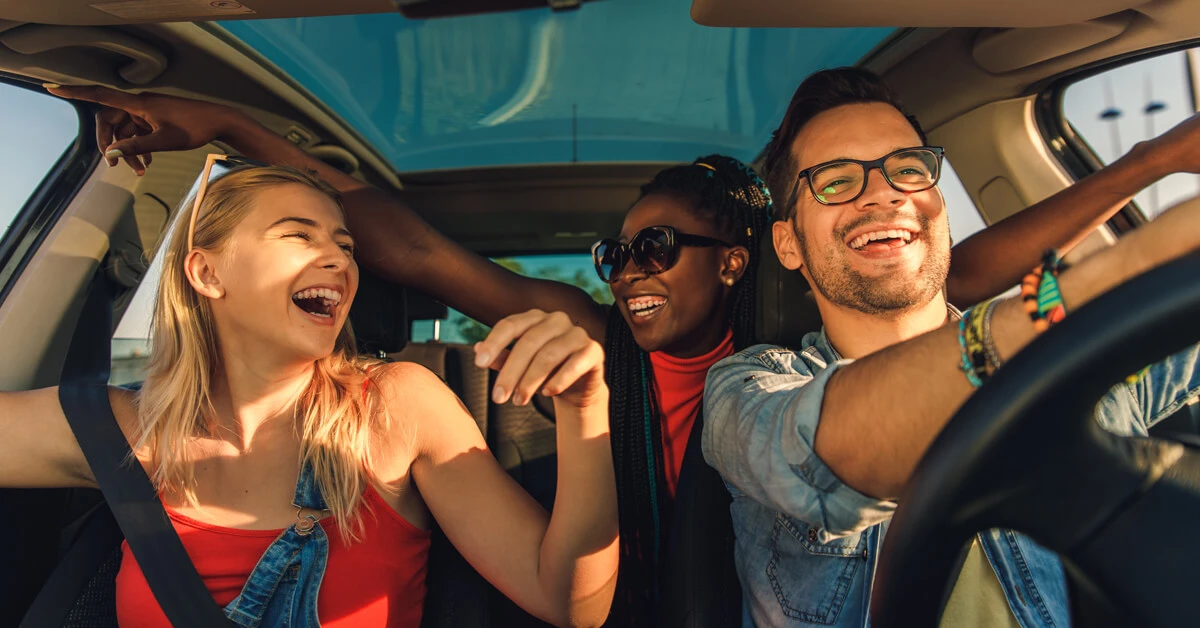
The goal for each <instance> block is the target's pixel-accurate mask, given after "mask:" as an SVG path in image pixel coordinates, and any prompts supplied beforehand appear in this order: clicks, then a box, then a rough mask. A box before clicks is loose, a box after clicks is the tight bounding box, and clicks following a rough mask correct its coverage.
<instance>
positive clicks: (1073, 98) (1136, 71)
mask: <svg viewBox="0 0 1200 628" xmlns="http://www.w3.org/2000/svg"><path fill="white" fill-rule="evenodd" d="M1198 53H1200V50H1198V49H1191V50H1184V51H1178V52H1171V53H1168V54H1163V55H1159V56H1156V57H1151V58H1148V59H1142V60H1139V61H1136V62H1133V63H1129V64H1126V65H1122V66H1120V67H1115V68H1112V69H1110V70H1106V71H1104V72H1101V73H1100V74H1096V75H1093V76H1089V77H1087V78H1085V79H1082V80H1080V81H1078V82H1076V83H1073V84H1072V85H1070V86H1069V87H1067V89H1066V91H1065V92H1064V94H1063V99H1062V108H1063V111H1062V113H1063V117H1064V118H1065V119H1066V121H1067V123H1068V124H1070V125H1071V128H1072V129H1073V130H1074V131H1075V133H1076V135H1077V136H1078V137H1079V138H1080V140H1082V141H1083V143H1084V144H1086V148H1087V149H1089V150H1090V151H1091V152H1092V153H1093V154H1094V155H1095V156H1096V157H1097V158H1098V159H1099V160H1100V161H1101V162H1102V163H1105V164H1109V163H1112V162H1113V161H1115V160H1116V159H1117V158H1119V157H1120V156H1121V155H1124V154H1125V153H1127V152H1129V149H1130V148H1132V147H1133V145H1134V144H1136V143H1138V142H1141V141H1143V140H1148V139H1151V138H1154V137H1157V136H1158V135H1160V134H1162V133H1163V132H1164V131H1166V130H1168V129H1170V128H1171V127H1173V126H1175V125H1176V124H1178V123H1179V122H1181V121H1183V120H1185V119H1187V118H1188V117H1189V116H1191V115H1192V114H1193V113H1195V112H1196V104H1197V103H1196V90H1197V87H1198V86H1197V81H1196V74H1197V72H1198V71H1200V68H1198V66H1200V55H1198ZM1197 194H1200V176H1197V175H1194V174H1174V175H1171V176H1169V177H1166V178H1165V179H1162V180H1161V181H1159V182H1158V183H1156V184H1154V185H1152V186H1150V187H1149V188H1147V189H1145V190H1143V191H1142V193H1140V194H1138V195H1137V196H1136V197H1134V204H1135V205H1136V206H1137V208H1138V209H1139V210H1140V211H1141V212H1142V214H1143V215H1145V216H1146V217H1147V218H1154V217H1155V216H1157V215H1158V214H1159V213H1160V212H1162V211H1163V210H1165V209H1167V208H1168V207H1170V206H1171V205H1173V204H1175V203H1177V202H1179V201H1182V200H1184V199H1187V198H1191V197H1192V196H1195V195H1197Z"/></svg>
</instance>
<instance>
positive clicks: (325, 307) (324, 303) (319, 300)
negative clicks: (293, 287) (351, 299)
mask: <svg viewBox="0 0 1200 628" xmlns="http://www.w3.org/2000/svg"><path fill="white" fill-rule="evenodd" d="M341 302H342V293H341V292H339V291H337V290H332V289H330V288H309V289H307V290H301V291H300V292H297V293H296V294H293V295H292V303H295V304H296V307H299V308H300V309H302V310H304V311H305V312H308V313H309V314H312V315H313V316H318V317H321V318H333V312H334V310H336V309H337V305H338V303H341Z"/></svg>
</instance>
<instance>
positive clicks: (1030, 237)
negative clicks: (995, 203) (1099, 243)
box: [946, 115, 1200, 307]
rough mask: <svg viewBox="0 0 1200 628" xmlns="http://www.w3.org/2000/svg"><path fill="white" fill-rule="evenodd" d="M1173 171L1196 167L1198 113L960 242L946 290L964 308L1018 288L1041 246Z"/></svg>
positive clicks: (1080, 228)
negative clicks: (1058, 190)
mask: <svg viewBox="0 0 1200 628" xmlns="http://www.w3.org/2000/svg"><path fill="white" fill-rule="evenodd" d="M1176 172H1200V115H1198V116H1193V117H1191V118H1189V119H1188V120H1185V121H1184V122H1181V123H1180V124H1178V125H1177V126H1175V128H1173V129H1171V130H1170V131H1167V132H1166V133H1164V134H1162V135H1160V136H1159V137H1157V138H1155V139H1152V140H1148V141H1145V142H1141V143H1139V144H1137V145H1135V146H1134V147H1133V149H1132V150H1130V151H1129V153H1127V154H1126V155H1125V156H1123V157H1121V158H1120V159H1118V160H1117V161H1115V162H1113V163H1112V165H1110V166H1108V167H1106V168H1104V169H1103V170H1100V171H1099V172H1096V173H1094V174H1092V175H1091V176H1088V177H1086V178H1084V179H1081V180H1080V181H1079V182H1077V183H1075V184H1074V185H1072V186H1071V187H1068V188H1067V189H1065V190H1062V191H1060V192H1058V193H1057V194H1055V195H1054V196H1051V197H1050V198H1048V199H1046V200H1044V201H1042V202H1040V203H1038V204H1036V205H1034V206H1032V207H1030V208H1028V209H1026V210H1024V211H1021V212H1018V213H1016V214H1013V215H1012V216H1009V217H1008V218H1005V219H1004V220H1001V221H1000V222H998V223H996V224H994V225H992V226H991V227H989V228H987V229H984V230H983V231H980V232H979V233H976V234H975V235H973V236H971V237H969V238H967V239H966V240H963V241H962V242H961V243H959V244H958V246H955V247H954V249H953V250H952V251H951V259H950V276H949V277H948V278H947V280H946V292H947V296H948V298H949V300H950V302H951V303H954V304H955V305H958V306H960V307H969V306H971V305H974V304H975V303H978V302H980V301H983V300H984V299H987V298H989V297H993V296H995V295H997V294H1000V293H1001V292H1004V291H1005V290H1008V289H1009V288H1011V287H1013V286H1015V285H1017V284H1018V283H1020V281H1021V277H1022V276H1023V275H1024V274H1025V273H1027V272H1029V269H1030V268H1033V267H1034V266H1036V265H1037V264H1038V262H1039V260H1041V258H1042V254H1043V253H1045V252H1046V251H1047V250H1048V249H1059V250H1067V249H1070V248H1071V247H1073V246H1075V245H1076V244H1078V243H1079V241H1080V240H1082V239H1083V238H1084V237H1086V236H1087V235H1088V234H1089V233H1091V232H1092V231H1093V230H1095V229H1096V228H1097V227H1099V226H1100V225H1103V224H1104V223H1105V222H1106V221H1107V220H1108V219H1109V218H1112V216H1113V215H1114V214H1116V213H1117V212H1118V211H1120V210H1121V208H1122V207H1124V206H1125V205H1126V204H1127V203H1129V200H1130V199H1131V198H1133V196H1134V195H1135V194H1137V193H1138V192H1140V191H1142V190H1143V189H1145V188H1146V187H1148V186H1150V185H1152V184H1153V183H1154V182H1155V181H1158V180H1159V179H1161V178H1163V177H1165V176H1167V175H1169V174H1173V173H1176Z"/></svg>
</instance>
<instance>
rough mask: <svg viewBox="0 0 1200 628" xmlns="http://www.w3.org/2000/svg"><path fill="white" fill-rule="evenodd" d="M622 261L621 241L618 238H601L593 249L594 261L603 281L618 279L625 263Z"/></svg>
mask: <svg viewBox="0 0 1200 628" xmlns="http://www.w3.org/2000/svg"><path fill="white" fill-rule="evenodd" d="M622 261H623V256H622V254H621V243H620V242H617V241H616V240H601V241H599V242H597V243H596V247H595V248H593V249H592V262H593V263H594V264H595V265H596V274H597V275H600V279H601V281H604V282H606V283H612V282H614V281H616V280H617V275H618V274H620V273H621V267H622V266H624V265H625V264H623V263H622Z"/></svg>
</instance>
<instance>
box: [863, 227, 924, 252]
mask: <svg viewBox="0 0 1200 628" xmlns="http://www.w3.org/2000/svg"><path fill="white" fill-rule="evenodd" d="M888 239H897V240H903V241H905V242H912V239H913V233H912V232H911V231H909V230H907V229H888V230H886V231H872V232H870V233H864V234H862V235H860V236H858V237H857V238H854V239H853V240H851V241H850V248H852V249H861V248H862V247H864V246H866V245H868V244H870V243H871V242H875V241H877V240H888Z"/></svg>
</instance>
